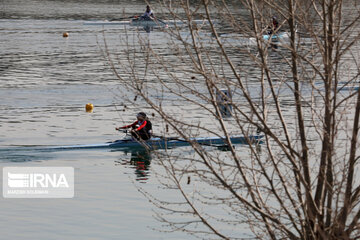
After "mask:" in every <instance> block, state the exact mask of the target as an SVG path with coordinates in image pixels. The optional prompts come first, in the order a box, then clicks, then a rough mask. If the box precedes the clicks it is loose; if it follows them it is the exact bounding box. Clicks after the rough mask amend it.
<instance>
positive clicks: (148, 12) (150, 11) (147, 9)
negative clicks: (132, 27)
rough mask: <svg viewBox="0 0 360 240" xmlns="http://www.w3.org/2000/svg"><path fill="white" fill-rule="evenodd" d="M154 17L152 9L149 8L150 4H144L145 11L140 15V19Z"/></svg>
mask: <svg viewBox="0 0 360 240" xmlns="http://www.w3.org/2000/svg"><path fill="white" fill-rule="evenodd" d="M154 18H155V16H154V13H153V11H152V10H151V9H150V6H149V5H147V6H146V11H145V13H144V14H143V15H142V16H141V19H142V20H152V19H154Z"/></svg>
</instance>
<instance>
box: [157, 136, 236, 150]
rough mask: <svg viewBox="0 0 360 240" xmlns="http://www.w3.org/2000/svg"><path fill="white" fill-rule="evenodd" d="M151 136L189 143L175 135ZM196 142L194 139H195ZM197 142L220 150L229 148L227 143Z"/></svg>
mask: <svg viewBox="0 0 360 240" xmlns="http://www.w3.org/2000/svg"><path fill="white" fill-rule="evenodd" d="M152 136H153V137H158V138H161V139H166V140H170V141H171V140H175V141H180V142H186V143H189V144H190V141H187V140H185V139H181V138H177V137H164V136H158V135H154V134H153V135H152ZM195 142H196V141H195ZM196 143H198V144H199V145H203V146H210V147H217V148H219V149H220V150H222V149H224V148H226V150H229V148H230V147H229V146H228V145H227V144H224V145H215V144H209V143H200V142H196Z"/></svg>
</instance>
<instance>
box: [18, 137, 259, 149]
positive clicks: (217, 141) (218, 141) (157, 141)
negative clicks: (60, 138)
mask: <svg viewBox="0 0 360 240" xmlns="http://www.w3.org/2000/svg"><path fill="white" fill-rule="evenodd" d="M263 137H264V135H251V136H248V137H244V136H231V137H230V140H231V143H232V144H256V143H262V138H263ZM191 143H198V144H200V145H203V146H213V147H224V146H228V144H227V142H226V140H225V138H224V137H201V138H200V137H199V138H191V139H189V140H185V139H182V138H170V137H169V138H166V137H154V138H151V139H149V140H146V141H143V140H141V141H138V140H134V139H132V138H125V139H120V140H115V141H111V142H107V143H101V144H86V145H66V146H47V147H42V148H39V147H36V148H34V149H32V150H39V151H56V150H70V149H96V148H111V149H133V148H145V149H168V148H174V147H181V146H190V145H191ZM29 149H30V148H27V150H29ZM23 150H25V149H23Z"/></svg>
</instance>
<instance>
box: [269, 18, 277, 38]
mask: <svg viewBox="0 0 360 240" xmlns="http://www.w3.org/2000/svg"><path fill="white" fill-rule="evenodd" d="M278 28H279V22H278V20H277V18H276V17H275V16H273V17H272V23H271V26H269V27H268V34H269V35H271V34H273V33H274V32H276V31H277V30H278Z"/></svg>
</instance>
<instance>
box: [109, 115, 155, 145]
mask: <svg viewBox="0 0 360 240" xmlns="http://www.w3.org/2000/svg"><path fill="white" fill-rule="evenodd" d="M136 118H137V120H136V121H135V122H134V123H132V124H130V125H125V126H123V127H119V128H115V129H116V130H120V129H126V128H132V130H131V135H132V136H133V137H134V138H135V139H138V140H140V139H142V140H148V139H150V138H151V131H152V124H151V122H150V120H149V119H148V118H147V117H146V114H145V113H144V112H139V113H138V114H137V115H136Z"/></svg>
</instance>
